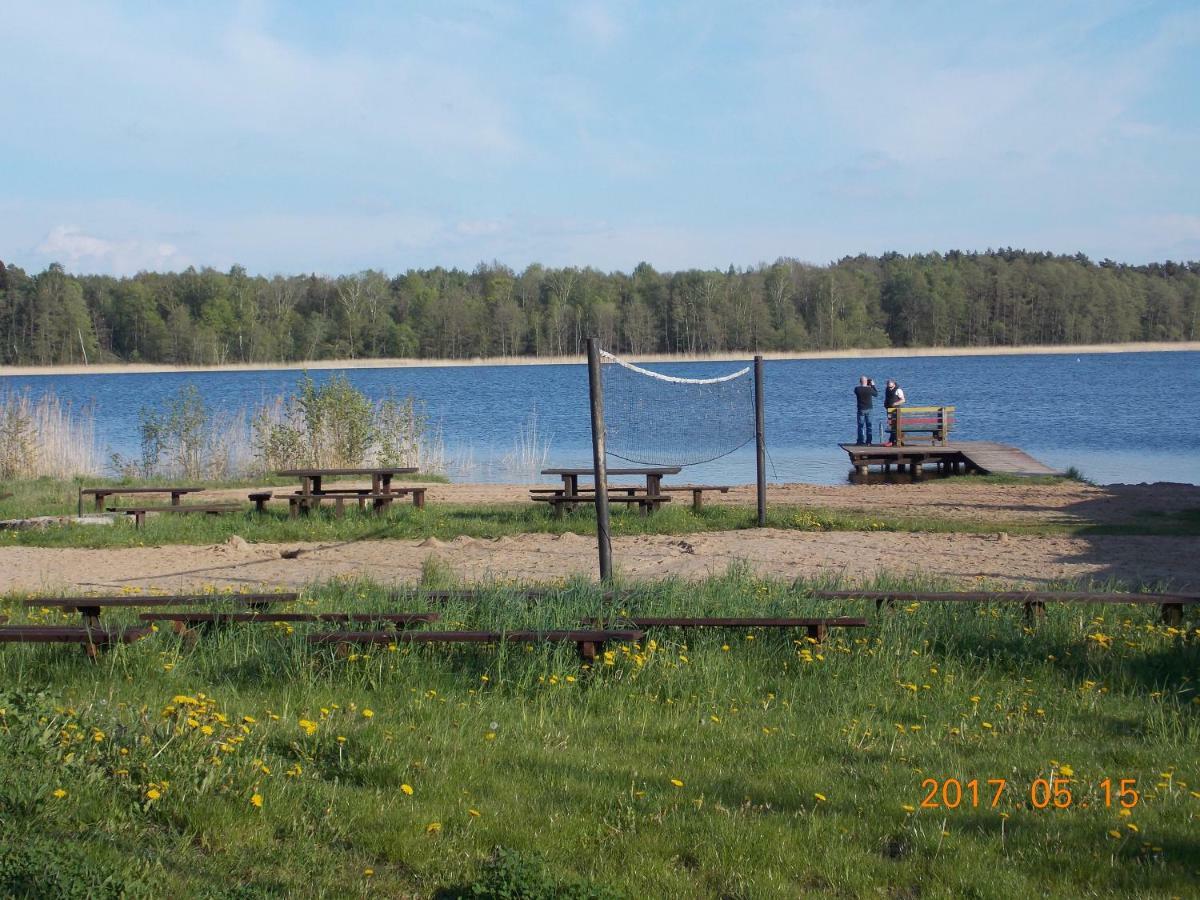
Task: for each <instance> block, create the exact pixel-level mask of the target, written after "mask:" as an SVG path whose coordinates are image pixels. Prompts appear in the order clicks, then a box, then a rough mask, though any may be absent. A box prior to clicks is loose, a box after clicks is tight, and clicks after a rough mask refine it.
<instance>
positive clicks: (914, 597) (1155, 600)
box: [800, 588, 1200, 626]
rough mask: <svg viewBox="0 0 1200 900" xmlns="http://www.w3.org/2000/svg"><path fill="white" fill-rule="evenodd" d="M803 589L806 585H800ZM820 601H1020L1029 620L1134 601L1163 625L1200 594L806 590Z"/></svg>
mask: <svg viewBox="0 0 1200 900" xmlns="http://www.w3.org/2000/svg"><path fill="white" fill-rule="evenodd" d="M800 590H803V588H800ZM804 592H805V593H806V594H807V595H808V596H810V597H814V598H816V599H818V600H874V601H875V608H876V609H879V608H880V607H882V606H883V605H884V604H887V605H888V606H893V605H895V604H896V603H1020V604H1021V605H1022V606H1023V607H1024V609H1025V617H1026V618H1027V619H1030V620H1032V619H1036V618H1040V617H1041V616H1043V615H1045V612H1046V604H1047V603H1133V604H1137V605H1140V606H1157V607H1159V611H1160V617H1161V619H1162V621H1163V623H1164V624H1167V625H1174V626H1178V625H1181V624H1182V623H1183V608H1184V606H1195V605H1196V604H1197V603H1200V594H1121V593H1117V592H1114V591H1105V592H1089V591H804Z"/></svg>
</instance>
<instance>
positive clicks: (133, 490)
mask: <svg viewBox="0 0 1200 900" xmlns="http://www.w3.org/2000/svg"><path fill="white" fill-rule="evenodd" d="M203 490H204V488H202V487H171V486H167V487H119V486H115V485H114V486H113V487H99V488H80V489H79V507H78V512H79V515H83V498H84V497H93V498H95V503H96V512H103V511H104V504H105V501H106V500H107V499H108V498H109V497H113V496H118V495H122V494H170V495H171V505H172V506H178V505H179V503H180V499H181V498H182V497H183V496H184V495H185V494H199V493H200V492H201V491H203Z"/></svg>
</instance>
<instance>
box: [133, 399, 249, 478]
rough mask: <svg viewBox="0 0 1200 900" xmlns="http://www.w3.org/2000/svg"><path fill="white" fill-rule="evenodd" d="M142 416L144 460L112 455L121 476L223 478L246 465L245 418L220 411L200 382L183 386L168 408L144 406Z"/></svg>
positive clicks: (170, 400) (168, 403)
mask: <svg viewBox="0 0 1200 900" xmlns="http://www.w3.org/2000/svg"><path fill="white" fill-rule="evenodd" d="M140 418H141V436H142V458H141V461H140V463H135V462H133V461H131V460H126V459H124V458H122V457H120V456H116V455H114V456H113V467H114V468H115V469H116V470H117V471H118V472H119V473H120V474H122V475H125V476H127V477H128V476H141V477H144V478H151V477H153V476H155V475H166V476H170V477H182V478H187V479H191V480H198V479H206V480H219V479H222V478H228V477H230V476H232V475H234V474H236V473H237V472H238V470H239V469H241V468H242V462H243V460H244V458H245V456H246V448H245V431H246V429H245V419H244V418H243V417H242V416H241V415H240V414H236V415H232V416H218V415H215V414H214V413H213V412H212V411H211V410H210V409H209V407H208V404H206V403H205V402H204V398H203V397H202V396H201V395H200V391H199V390H198V389H197V388H196V386H195V385H191V384H189V385H187V386H186V387H183V388H181V389H180V390H179V392H178V393H177V394H175V395H174V396H173V397H171V398H170V399H169V400H168V401H167V404H166V407H165V408H163V409H149V408H146V407H143V408H142V410H141V413H140Z"/></svg>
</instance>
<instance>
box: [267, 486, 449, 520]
mask: <svg viewBox="0 0 1200 900" xmlns="http://www.w3.org/2000/svg"><path fill="white" fill-rule="evenodd" d="M425 491H426V488H423V487H411V488H393V489H392V490H390V491H388V492H387V493H384V494H379V493H375V492H374V491H372V490H371V489H370V488H361V489H357V488H349V489H346V490H337V491H322V492H321V493H319V494H303V493H300V492H296V493H294V494H287V495H286V497H287V501H288V515H290V516H291V517H292V518H295V517H296V516H298V515H300V514H301V513H303V514H304V515H308V513H309V511H310V510H313V509H319V508H320V506H321V503H322V502H323V501H325V500H332V501H333V503H334V515H335V516H337V517H338V518H341V517H342V516H344V515H345V514H346V501H347V500H353V501H355V502H356V503H357V504H358V508H359V509H360V510H365V509H366V508H367V502H368V501H370V503H371V509H372V511H374V512H375V513H376V514H379V513H382V512H384V511H385V510H387V509H388V508H389V507H390V506H391V505H392V502H393V501H395V500H399V499H400V498H401V497H406V496H410V495H411V496H412V504H413V506H415V507H416V508H417V509H424V508H425Z"/></svg>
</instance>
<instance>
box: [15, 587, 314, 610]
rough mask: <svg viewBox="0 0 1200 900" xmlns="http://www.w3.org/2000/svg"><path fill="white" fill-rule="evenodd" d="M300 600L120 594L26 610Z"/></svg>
mask: <svg viewBox="0 0 1200 900" xmlns="http://www.w3.org/2000/svg"><path fill="white" fill-rule="evenodd" d="M299 597H300V594H299V593H297V592H295V591H288V592H282V593H278V594H170V595H163V596H154V595H152V594H147V595H139V594H128V595H126V594H122V595H119V596H109V597H35V598H33V599H32V600H26V601H25V606H26V607H28V608H30V609H36V608H38V607H42V606H44V607H46V608H48V609H66V610H77V609H80V608H90V607H97V608H99V607H109V608H114V607H122V606H177V605H179V604H183V603H221V602H233V603H243V604H259V603H288V602H291V601H293V600H297V599H299Z"/></svg>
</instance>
